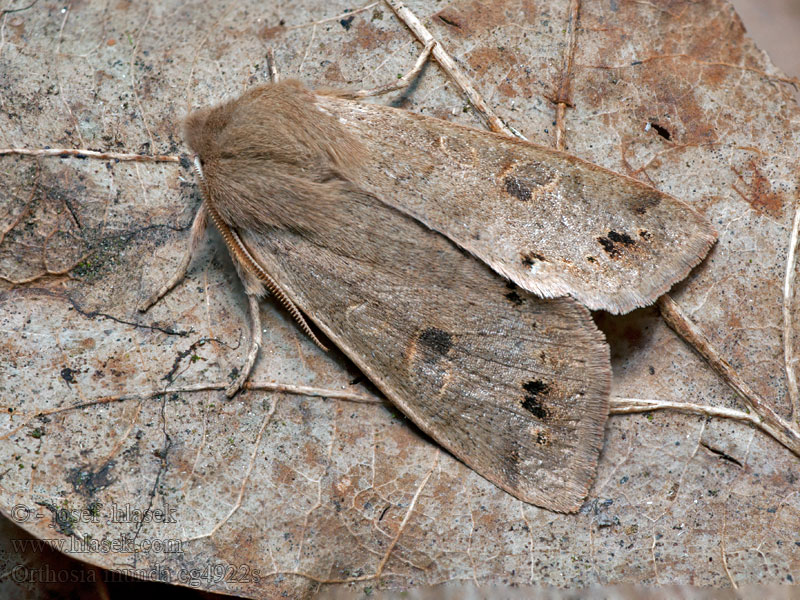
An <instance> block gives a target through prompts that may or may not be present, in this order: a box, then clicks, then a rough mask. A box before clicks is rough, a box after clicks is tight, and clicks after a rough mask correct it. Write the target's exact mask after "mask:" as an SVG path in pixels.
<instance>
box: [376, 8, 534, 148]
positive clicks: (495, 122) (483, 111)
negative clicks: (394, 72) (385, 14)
mask: <svg viewBox="0 0 800 600" xmlns="http://www.w3.org/2000/svg"><path fill="white" fill-rule="evenodd" d="M386 4H388V5H389V6H390V7H391V8H392V10H393V11H394V12H395V14H396V15H397V17H398V18H399V19H400V20H401V21H403V23H405V24H406V26H407V27H408V28H409V29H410V30H411V32H412V33H413V34H414V35H415V36H417V39H419V41H420V42H422V44H423V45H425V46H427V45H428V44H430V43H431V42H436V38H434V37H433V34H431V32H430V31H428V29H427V27H425V26H424V25H423V24H422V22H421V21H420V20H419V19H418V18H417V16H416V15H415V14H414V13H413V12H411V9H409V8H408V7H407V6H405V5H404V4H403V3H402V2H400V0H386ZM433 56H434V58H435V59H436V61H437V62H438V63H439V65H440V66H441V67H442V69H443V70H444V72H445V73H447V75H448V76H449V77H450V78H451V79H452V80H453V81H455V82H456V84H457V85H458V87H460V88H461V91H462V92H464V95H465V96H466V97H467V99H468V100H469V101H470V103H471V104H472V106H473V107H475V110H476V111H477V112H478V114H479V115H480V116H481V117H482V118H483V119H484V120H485V121H486V124H487V125H488V126H489V129H491V130H492V131H494V132H497V133H505V134H506V135H510V136H515V137H518V138H522V139H525V138H524V137H523V136H522V135H521V134H520V133H518V132H517V131H514V130H513V129H512V128H511V127H509V126H508V125H506V124H505V123H504V122H503V120H502V119H500V117H498V116H497V115H496V114H495V113H494V111H492V109H491V108H489V106H488V105H487V104H486V102H485V101H484V100H483V98H482V97H481V95H480V94H479V93H478V92H477V90H476V89H475V88H474V87H473V85H472V82H471V81H470V80H469V78H468V77H467V76H466V75H465V74H464V72H463V71H462V70H461V68H460V67H459V66H458V64H457V63H456V61H455V60H454V59H453V57H452V56H450V55H449V54H448V53H447V51H446V50H445V49H444V47H443V46H442V44H441V43H436V45H435V46H434V47H433Z"/></svg>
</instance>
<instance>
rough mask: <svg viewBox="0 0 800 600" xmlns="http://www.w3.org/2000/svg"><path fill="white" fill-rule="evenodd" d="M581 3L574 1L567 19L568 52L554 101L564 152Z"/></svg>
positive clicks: (559, 142) (558, 138) (558, 141)
mask: <svg viewBox="0 0 800 600" xmlns="http://www.w3.org/2000/svg"><path fill="white" fill-rule="evenodd" d="M580 11H581V2H580V0H572V2H571V3H570V7H569V18H568V19H567V29H568V40H567V50H566V52H565V54H564V63H563V64H562V65H561V78H560V81H559V83H558V91H557V92H556V96H555V98H554V99H553V102H555V104H556V149H557V150H563V149H564V144H565V139H566V129H567V125H566V119H565V117H566V112H567V107H568V106H571V105H572V101H571V100H570V84H571V82H572V63H573V61H574V59H575V46H576V45H577V40H578V33H577V31H578V19H579V18H580Z"/></svg>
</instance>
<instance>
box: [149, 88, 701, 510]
mask: <svg viewBox="0 0 800 600" xmlns="http://www.w3.org/2000/svg"><path fill="white" fill-rule="evenodd" d="M184 136H185V140H186V143H187V145H188V146H189V148H190V149H191V150H192V152H193V153H194V155H195V164H196V171H197V174H198V181H199V186H200V188H201V192H202V195H203V198H204V202H203V204H202V205H201V207H200V209H199V211H198V215H197V217H196V219H195V222H194V224H193V226H192V233H191V236H190V237H191V240H190V251H189V253H187V255H186V257H185V258H184V260H183V263H182V264H181V266H180V268H179V270H178V273H177V274H176V276H175V277H173V278H172V279H171V280H170V281H169V282H167V284H165V285H164V286H163V287H162V288H161V289H160V290H159V291H158V292H157V293H156V294H154V295H153V296H152V297H151V298H150V299H149V300H148V301H147V302H145V303H144V304H143V305H142V306H141V309H142V310H146V309H147V307H148V306H150V305H152V304H153V303H154V302H155V301H157V300H158V298H160V297H161V296H162V295H163V294H164V293H166V292H167V291H168V290H169V289H170V288H171V287H172V286H174V285H175V284H176V283H177V282H178V281H179V280H180V278H181V277H182V276H183V274H184V273H185V271H186V267H187V266H188V264H189V261H190V258H191V252H192V249H193V248H195V247H196V245H197V243H198V240H199V239H200V236H201V234H202V232H203V230H204V228H205V225H206V222H207V220H208V219H209V218H210V219H211V220H212V221H213V222H214V223H215V225H216V226H217V227H218V228H219V230H220V232H221V233H222V236H223V239H224V240H225V243H226V245H227V247H228V249H229V251H230V254H231V256H232V258H233V262H234V264H235V265H236V269H237V271H238V274H239V276H240V278H241V280H242V282H243V285H244V289H245V292H246V293H247V295H248V298H249V305H250V319H251V346H250V351H249V353H248V356H247V359H246V361H245V366H244V368H243V369H242V371H241V374H240V377H239V379H238V380H237V381H236V382H234V384H233V385H232V386H231V388H229V389H228V394H229V395H232V394H233V393H235V392H236V391H237V390H238V389H239V387H241V385H242V384H243V383H244V381H245V379H246V378H247V375H248V373H249V371H250V369H251V368H252V365H253V363H254V361H255V358H256V355H257V353H258V348H259V345H260V340H261V337H260V336H261V328H260V322H259V310H258V304H257V300H258V299H259V298H261V297H262V296H264V295H265V294H266V293H267V292H271V293H272V294H274V295H275V296H276V297H277V299H278V300H279V301H280V302H281V303H282V304H284V306H286V307H287V309H288V310H289V311H290V312H291V314H292V315H293V316H294V318H295V319H296V320H297V322H298V323H299V324H300V326H301V327H302V328H303V330H304V331H305V332H306V333H307V334H308V335H310V336H311V337H312V339H314V340H315V341H316V342H317V343H318V344H319V345H320V346H322V343H321V342H320V341H319V339H318V338H317V336H316V335H315V333H314V330H313V329H312V328H311V326H310V325H308V323H307V321H306V318H307V319H308V320H310V321H311V322H313V324H314V325H315V326H316V327H317V328H318V329H319V330H320V331H322V332H323V333H324V334H325V335H326V336H327V338H328V339H330V340H331V341H332V342H333V343H334V344H336V346H338V347H339V348H340V349H341V350H342V352H344V354H346V355H347V356H348V357H349V358H350V359H351V360H352V361H353V362H354V363H355V364H356V365H357V366H358V367H359V368H360V369H361V371H362V372H363V373H364V374H365V375H366V376H367V377H369V379H371V380H372V382H373V383H374V384H375V385H376V386H377V387H378V388H379V389H380V390H381V391H382V392H383V393H384V394H385V395H386V396H387V397H388V398H389V399H390V400H391V401H392V402H393V403H394V404H395V405H397V406H398V407H399V408H400V410H402V411H403V412H404V413H405V414H406V415H407V416H408V417H409V418H410V419H411V420H412V421H413V422H414V423H416V425H417V426H419V427H420V429H422V430H423V431H424V432H426V433H427V434H428V435H430V436H431V437H432V438H433V439H434V440H435V441H436V442H438V443H439V444H440V445H441V446H443V447H444V448H446V449H447V450H449V451H450V452H451V453H452V454H454V455H455V456H456V457H458V458H459V459H460V460H461V461H463V462H464V463H466V464H467V465H468V466H469V467H471V468H472V469H474V470H475V471H476V472H478V473H479V474H480V475H482V476H483V477H485V478H486V479H488V480H489V481H491V482H493V483H494V484H496V485H497V486H499V487H500V488H502V489H504V490H506V491H507V492H509V493H511V494H512V495H514V496H515V497H517V498H519V499H520V500H523V501H525V502H529V503H532V504H535V505H538V506H542V507H545V508H548V509H551V510H554V511H561V512H573V511H576V510H577V509H578V508H579V507H580V505H581V502H582V501H583V499H584V498H585V497H586V495H587V493H588V490H589V487H590V485H591V483H592V481H593V479H594V473H595V469H596V463H597V459H598V455H599V453H600V450H601V447H602V443H603V434H604V432H603V429H604V425H605V421H606V418H607V415H608V397H609V389H610V382H611V367H610V362H609V347H608V345H607V343H606V342H605V339H604V336H603V335H602V333H601V332H600V331H599V330H598V328H597V327H596V326H595V324H594V322H593V320H592V317H591V315H590V313H589V310H588V309H602V310H606V311H610V312H612V313H625V312H628V311H630V310H632V309H634V308H636V307H640V306H645V305H647V304H650V303H652V302H654V301H655V300H656V298H657V297H658V296H659V295H661V294H663V293H664V292H665V291H667V290H668V289H669V288H670V287H671V286H672V285H673V284H674V283H675V282H677V281H679V280H680V279H682V278H684V277H685V276H686V275H687V274H688V272H689V271H690V269H691V268H692V267H694V266H695V265H697V264H698V263H699V262H700V261H701V260H702V258H703V257H704V256H705V254H706V253H707V252H708V250H709V248H710V246H711V245H712V244H713V242H714V240H715V236H716V234H715V233H714V231H713V230H712V228H711V227H710V225H709V224H708V223H707V221H706V220H705V219H704V217H703V216H702V215H701V214H699V213H698V212H696V211H695V210H693V209H692V208H691V207H689V206H688V205H687V204H685V203H684V202H682V201H680V200H677V199H676V198H673V197H671V196H669V195H667V194H664V193H662V192H659V191H657V190H655V189H654V188H652V187H650V186H647V185H645V184H643V183H641V182H639V181H637V180H634V179H632V178H629V177H625V176H622V175H618V174H616V173H613V172H611V171H608V170H606V169H604V168H601V167H599V166H596V165H593V164H590V163H588V162H585V161H583V160H581V159H579V158H576V157H574V156H571V155H569V154H565V153H563V152H559V151H556V150H552V149H549V148H546V147H541V146H537V145H534V144H531V143H529V142H526V141H522V140H519V139H512V138H509V137H506V136H503V135H499V134H495V133H490V132H486V131H482V130H478V129H474V128H470V127H465V126H462V125H458V124H455V123H450V122H448V121H444V120H439V119H436V118H432V117H427V116H423V115H420V114H415V113H412V112H408V111H404V110H401V109H396V108H390V107H386V106H381V105H377V104H367V103H364V102H359V101H357V100H354V99H353V98H352V95H350V94H348V93H345V92H339V91H334V90H319V91H317V92H314V91H311V90H310V89H308V88H307V87H305V86H304V85H303V84H302V83H300V82H299V81H293V80H287V81H283V82H280V83H271V84H265V85H260V86H258V87H255V88H253V89H250V90H248V91H246V92H245V93H244V94H242V95H241V97H239V98H237V99H235V100H232V101H229V102H225V103H223V104H220V105H218V106H215V107H212V108H204V109H200V110H197V111H195V112H193V113H191V114H190V115H189V116H188V117H187V119H186V121H185V123H184Z"/></svg>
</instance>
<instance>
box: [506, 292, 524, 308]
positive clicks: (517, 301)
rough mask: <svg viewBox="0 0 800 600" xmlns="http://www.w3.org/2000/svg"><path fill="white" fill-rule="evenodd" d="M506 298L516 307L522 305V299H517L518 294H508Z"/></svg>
mask: <svg viewBox="0 0 800 600" xmlns="http://www.w3.org/2000/svg"><path fill="white" fill-rule="evenodd" d="M506 298H508V299H509V300H510V301H511V303H512V304H514V305H516V306H519V305H520V304H522V298H520V297H519V294H518V293H517V292H508V293H507V294H506Z"/></svg>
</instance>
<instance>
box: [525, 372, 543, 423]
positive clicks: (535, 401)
mask: <svg viewBox="0 0 800 600" xmlns="http://www.w3.org/2000/svg"><path fill="white" fill-rule="evenodd" d="M522 389H523V390H525V391H526V392H527V394H526V395H525V399H524V400H523V401H522V408H524V409H525V410H527V411H528V412H530V413H531V414H532V415H533V416H534V417H536V418H537V419H546V418H547V409H545V407H544V406H542V401H541V400H540V396H546V395H547V394H548V393H549V392H550V386H549V385H547V384H546V383H544V382H543V381H541V380H539V379H533V380H531V381H529V382H527V383H524V384H522Z"/></svg>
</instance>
